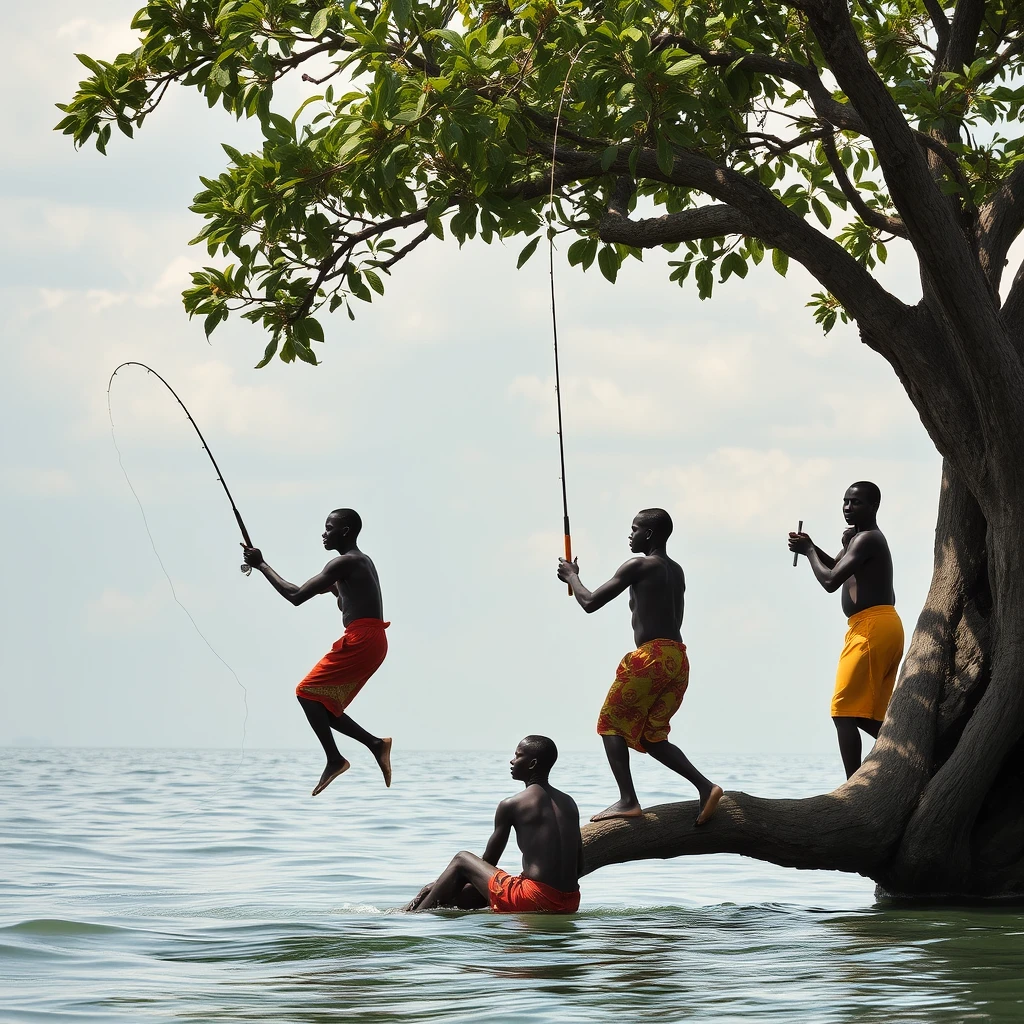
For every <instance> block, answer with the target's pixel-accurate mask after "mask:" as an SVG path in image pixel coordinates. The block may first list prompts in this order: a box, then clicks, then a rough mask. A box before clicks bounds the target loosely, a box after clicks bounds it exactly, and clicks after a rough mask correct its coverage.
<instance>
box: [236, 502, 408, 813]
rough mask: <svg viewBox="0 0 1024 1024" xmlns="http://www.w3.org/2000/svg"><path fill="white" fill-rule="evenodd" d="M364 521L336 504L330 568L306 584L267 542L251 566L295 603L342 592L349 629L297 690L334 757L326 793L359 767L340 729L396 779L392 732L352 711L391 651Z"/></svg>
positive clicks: (327, 533) (329, 537)
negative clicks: (363, 543) (341, 743)
mask: <svg viewBox="0 0 1024 1024" xmlns="http://www.w3.org/2000/svg"><path fill="white" fill-rule="evenodd" d="M362 526H363V522H362V520H361V519H360V518H359V514H358V513H357V512H355V511H353V510H352V509H350V508H336V509H335V510H334V511H333V512H332V513H331V514H330V515H329V516H328V517H327V522H326V524H325V525H324V533H323V542H324V547H325V548H327V550H328V551H336V552H337V553H338V557H337V558H332V559H331V560H330V561H329V562H328V563H327V565H325V566H324V568H323V571H322V572H319V573H317V575H316V576H314V577H313V578H312V579H308V580H306V582H305V583H303V584H302V585H301V586H296V584H294V583H289V582H288V581H287V580H286V579H284V578H282V577H281V576H279V575H278V574H277V573H276V572H274V570H273V569H271V568H270V566H269V565H267V563H266V562H265V561H264V560H263V552H262V551H260V549H259V548H247V547H246V546H245V545H244V544H243V545H242V547H243V549H244V557H245V561H246V564H247V565H251V566H252V567H253V568H254V569H258V570H259V571H260V572H261V573H263V575H264V576H265V577H266V578H267V580H268V581H269V582H270V585H271V586H272V587H273V588H274V589H275V590H276V591H277V592H278V593H279V594H280V595H281V596H282V597H283V598H284V599H285V600H286V601H290V602H291V603H292V604H294V605H300V604H304V603H305V602H306V601H308V600H309V599H310V598H311V597H316V596H317V595H318V594H328V593H330V594H334V595H335V596H336V597H337V599H338V608H340V609H341V621H342V623H343V624H344V626H345V633H344V635H343V636H342V638H341V639H340V640H338V642H337V643H336V644H335V645H334V646H333V647H332V648H331V650H330V651H328V652H327V654H325V655H324V657H323V658H321V659H320V661H319V662H318V663H317V664H316V665H314V666H313V669H312V670H311V671H310V672H309V674H308V675H307V676H306V678H305V679H303V680H302V682H301V683H299V685H298V686H297V687H296V689H295V695H296V697H298V699H299V704H300V705H301V706H302V710H303V711H304V712H305V714H306V719H307V721H308V722H309V724H310V726H311V727H312V729H313V732H315V733H316V737H317V739H318V740H319V741H320V745H321V746H322V747H323V748H324V753H325V754H326V755H327V767H326V768H324V770H323V774H322V775H321V776H320V781H319V782H318V783H317V784H316V787H315V788H314V790H313V796H316V795H317V794H318V793H321V792H323V790H325V789H326V788H327V787H328V786H329V785H330V784H331V783H332V782H333V781H334V780H335V779H336V778H337V777H338V776H339V775H341V774H342V773H343V772H347V771H348V769H349V768H350V767H351V765H350V764H349V762H348V761H347V760H346V759H345V758H344V757H342V756H341V753H340V752H339V750H338V746H337V744H336V743H335V742H334V736H333V735H332V734H331V730H332V729H336V730H337V731H338V732H340V733H342V734H343V735H345V736H350V737H351V738H352V739H354V740H356V741H357V742H359V743H362V744H363V746H364V747H366V748H367V749H368V750H369V751H370V753H371V754H373V756H374V758H375V760H376V761H377V764H378V765H379V766H380V770H381V773H382V774H383V776H384V785H385V786H390V785H391V738H390V737H388V736H384V737H380V736H374V735H373V734H372V733H368V732H367V731H366V730H365V729H364V728H362V726H360V725H358V724H357V723H356V722H354V721H353V720H352V719H351V718H349V716H348V715H346V714H345V708H347V707H348V706H349V704H351V703H352V701H353V700H354V699H355V697H356V694H357V693H359V691H360V690H361V689H362V688H363V685H364V684H365V683H366V681H367V680H368V679H369V678H370V676H372V675H373V673H374V672H376V671H377V669H378V668H380V666H381V663H382V662H383V661H384V656H385V655H386V654H387V653H388V640H387V637H386V636H385V635H384V630H385V629H387V627H388V626H390V625H391V623H390V622H384V621H383V618H382V614H383V611H382V600H381V596H380V580H379V579H378V578H377V569H376V567H375V566H374V564H373V562H372V561H371V560H370V557H369V556H368V555H365V554H364V553H363V552H362V551H360V550H359V548H358V547H356V538H357V537H358V536H359V531H360V530H361V529H362Z"/></svg>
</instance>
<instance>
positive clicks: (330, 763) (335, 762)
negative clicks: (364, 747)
mask: <svg viewBox="0 0 1024 1024" xmlns="http://www.w3.org/2000/svg"><path fill="white" fill-rule="evenodd" d="M299 704H300V705H301V707H302V710H303V711H304V712H305V713H306V720H307V721H308V722H309V724H310V726H311V727H312V729H313V732H315V733H316V738H317V739H318V740H319V741H320V746H322V747H323V748H324V753H325V754H326V755H327V767H326V768H324V771H323V774H322V775H321V776H320V781H319V782H318V783H317V784H316V787H315V788H314V790H313V796H316V795H317V793H322V792H323V791H324V790H325V789H326V788H327V787H328V786H329V785H330V784H331V783H332V782H333V781H334V780H335V779H336V778H337V777H338V776H339V775H341V774H343V773H344V772H347V771H348V770H349V768H350V767H351V765H350V764H349V762H348V761H347V760H346V759H345V758H344V757H342V756H341V753H340V752H339V750H338V745H337V744H336V743H335V742H334V735H333V733H332V732H331V719H332V718H334V717H335V716H334V715H332V714H331V713H330V711H328V710H327V708H326V707H324V705H323V704H321V703H320V701H318V700H310V699H309V698H308V697H299Z"/></svg>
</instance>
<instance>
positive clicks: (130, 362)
mask: <svg viewBox="0 0 1024 1024" xmlns="http://www.w3.org/2000/svg"><path fill="white" fill-rule="evenodd" d="M126 366H141V367H142V369H144V370H146V371H147V372H148V373H151V374H153V376H154V377H156V379H157V380H158V381H160V383H161V384H163V386H164V387H165V388H167V390H168V391H170V393H171V394H172V395H174V400H175V401H176V402H177V403H178V405H180V406H181V408H182V410H183V411H184V413H185V415H186V416H187V417H188V421H189V423H191V424H192V429H193V430H194V431H195V432H196V433H197V434H198V435H199V440H200V442H202V445H203V451H205V452H206V454H207V455H208V456H209V458H210V461H211V462H212V463H213V468H214V469H215V470H216V471H217V481H218V483H220V485H221V487H223V488H224V493H225V494H226V495H227V497H228V501H229V502H230V503H231V511H232V512H234V514H235V522H236V523H238V528H239V530H241V531H242V540H244V541H245V546H246V547H247V548H251V547H252V546H253V543H252V541H251V540H250V539H249V531H248V530H247V529H246V528H245V523H244V522H242V514H241V513H240V512H239V511H238V506H237V505H236V504H235V499H234V498H232V497H231V491H229V490H228V485H227V483H226V481H225V480H224V474H223V473H222V472H221V471H220V466H218V465H217V460H216V459H215V458H214V457H213V452H212V451H210V446H209V445H208V444H207V443H206V438H205V437H203V432H202V431H201V430H200V429H199V424H198V423H196V421H195V420H194V419H193V418H192V413H190V412H189V411H188V407H187V406H186V405H185V403H184V402H183V401H182V400H181V399H180V398H179V397H178V392H177V391H175V390H174V388H172V387H171V385H170V384H168V383H167V381H166V380H164V378H163V377H161V376H160V374H159V373H157V372H156V370H154V369H153V367H152V366H147V365H146V364H145V363H140V362H137V361H136V360H134V359H129V360H127V361H126V362H123V363H121V364H120V365H118V366H116V367H114V372H113V373H112V374H111V375H110V380H109V381H108V382H107V405H108V407H109V405H110V388H111V386H112V385H113V383H114V378H115V377H116V376H117V371H118V370H123V369H124V368H125V367H126ZM239 569H240V570H241V571H242V572H243V573H245V575H246V576H248V575H249V573H251V572H252V566H251V565H240V566H239Z"/></svg>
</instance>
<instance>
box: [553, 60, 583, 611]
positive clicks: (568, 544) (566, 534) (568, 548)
mask: <svg viewBox="0 0 1024 1024" xmlns="http://www.w3.org/2000/svg"><path fill="white" fill-rule="evenodd" d="M588 45H589V43H584V44H583V46H581V47H580V48H579V49H578V50H577V51H576V54H575V56H574V57H573V58H572V60H571V61H569V69H568V70H567V71H566V73H565V81H564V82H563V83H562V95H561V96H560V97H559V100H558V112H557V113H556V114H555V130H554V135H553V137H552V141H551V185H550V188H549V189H548V215H547V222H548V279H549V281H550V284H551V337H552V340H553V342H554V350H555V405H556V407H557V409H558V462H559V466H560V468H561V472H562V475H561V480H562V535H563V538H564V540H565V560H566V561H567V562H571V561H572V530H571V529H570V528H569V498H568V495H567V493H566V487H565V442H564V438H563V434H562V379H561V375H560V374H559V367H558V314H557V313H556V311H555V229H554V206H555V158H556V156H557V151H558V128H559V125H560V124H561V123H562V107H563V106H564V104H565V94H566V92H567V91H568V89H569V76H570V75H571V74H572V69H573V66H574V65H575V64H576V61H577V60H579V57H580V54H581V53H582V52H583V50H584V49H585V48H586V47H587V46H588ZM566 589H567V590H568V592H569V596H570V597H572V586H571V585H569V586H567V587H566Z"/></svg>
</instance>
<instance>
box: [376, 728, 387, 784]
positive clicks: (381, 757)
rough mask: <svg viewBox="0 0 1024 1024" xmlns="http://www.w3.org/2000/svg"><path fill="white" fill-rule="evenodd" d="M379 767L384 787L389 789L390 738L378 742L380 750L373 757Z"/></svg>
mask: <svg viewBox="0 0 1024 1024" xmlns="http://www.w3.org/2000/svg"><path fill="white" fill-rule="evenodd" d="M373 756H374V757H375V758H376V759H377V764H379V765H380V770H381V774H382V775H383V776H384V785H385V786H387V787H388V788H389V789H390V788H391V737H390V736H385V737H384V738H383V739H382V740H381V741H380V750H378V751H377V753H376V754H374V755H373Z"/></svg>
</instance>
